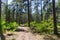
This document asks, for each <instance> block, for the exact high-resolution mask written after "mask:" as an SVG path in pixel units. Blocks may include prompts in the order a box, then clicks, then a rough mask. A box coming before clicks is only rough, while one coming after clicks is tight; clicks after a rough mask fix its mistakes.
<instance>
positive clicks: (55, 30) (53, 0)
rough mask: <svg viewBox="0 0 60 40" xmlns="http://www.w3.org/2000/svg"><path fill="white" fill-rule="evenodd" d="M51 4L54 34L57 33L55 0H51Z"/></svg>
mask: <svg viewBox="0 0 60 40" xmlns="http://www.w3.org/2000/svg"><path fill="white" fill-rule="evenodd" d="M52 4H53V10H52V11H53V22H54V34H56V35H57V34H58V32H57V20H56V14H55V0H52Z"/></svg>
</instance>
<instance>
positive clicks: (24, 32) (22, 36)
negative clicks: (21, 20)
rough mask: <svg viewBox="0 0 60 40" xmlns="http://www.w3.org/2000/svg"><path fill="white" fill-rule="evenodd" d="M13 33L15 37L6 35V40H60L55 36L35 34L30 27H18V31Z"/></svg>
mask: <svg viewBox="0 0 60 40" xmlns="http://www.w3.org/2000/svg"><path fill="white" fill-rule="evenodd" d="M12 33H13V35H5V37H6V40H60V38H58V37H57V36H55V35H47V34H42V35H39V34H34V33H32V32H31V30H30V29H29V27H18V30H16V32H12Z"/></svg>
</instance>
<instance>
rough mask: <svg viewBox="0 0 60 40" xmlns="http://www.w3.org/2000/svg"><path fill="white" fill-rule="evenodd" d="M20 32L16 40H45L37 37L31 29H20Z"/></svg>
mask: <svg viewBox="0 0 60 40" xmlns="http://www.w3.org/2000/svg"><path fill="white" fill-rule="evenodd" d="M18 28H19V29H20V32H17V33H16V34H17V36H16V40H43V36H39V37H36V36H35V35H34V34H33V33H32V32H31V31H30V29H29V27H18Z"/></svg>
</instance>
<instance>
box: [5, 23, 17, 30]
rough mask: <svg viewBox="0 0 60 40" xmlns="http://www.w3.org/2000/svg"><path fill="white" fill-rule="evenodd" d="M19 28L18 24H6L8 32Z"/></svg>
mask: <svg viewBox="0 0 60 40" xmlns="http://www.w3.org/2000/svg"><path fill="white" fill-rule="evenodd" d="M17 27H18V24H17V23H16V22H11V23H7V24H6V29H7V30H11V31H15V30H16V28H17Z"/></svg>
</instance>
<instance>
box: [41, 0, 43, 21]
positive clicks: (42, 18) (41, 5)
mask: <svg viewBox="0 0 60 40" xmlns="http://www.w3.org/2000/svg"><path fill="white" fill-rule="evenodd" d="M42 20H43V14H42V0H41V21H42Z"/></svg>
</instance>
